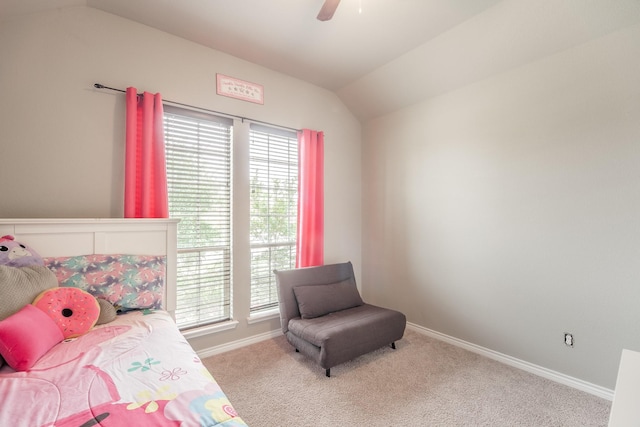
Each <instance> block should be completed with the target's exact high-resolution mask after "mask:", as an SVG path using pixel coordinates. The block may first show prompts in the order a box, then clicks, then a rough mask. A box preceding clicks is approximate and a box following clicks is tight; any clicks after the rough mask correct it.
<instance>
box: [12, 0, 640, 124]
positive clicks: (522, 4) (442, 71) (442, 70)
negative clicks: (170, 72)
mask: <svg viewBox="0 0 640 427" xmlns="http://www.w3.org/2000/svg"><path fill="white" fill-rule="evenodd" d="M323 3H324V0H180V1H175V0H135V1H131V0H29V1H24V0H0V22H1V21H2V20H4V19H11V18H13V17H15V16H18V15H23V14H28V13H35V12H39V11H43V10H47V9H56V8H63V7H74V6H88V7H93V8H96V9H100V10H103V11H105V12H108V13H112V14H115V15H118V16H121V17H123V18H127V19H131V20H133V21H137V22H139V23H142V24H145V25H148V26H151V27H154V28H157V29H159V30H162V31H165V32H168V33H170V34H173V35H176V36H179V37H182V38H185V39H188V40H191V41H193V42H196V43H199V44H202V45H205V46H208V47H211V48H213V49H216V50H219V51H222V52H225V53H228V54H231V55H233V56H236V57H239V58H242V59H245V60H247V61H250V62H253V63H255V64H259V65H262V66H265V67H267V68H270V69H273V70H275V71H279V72H282V73H284V74H287V75H290V76H292V77H296V78H299V79H302V80H305V81H308V82H310V83H312V84H315V85H318V86H321V87H323V88H326V89H328V90H331V91H334V92H335V93H336V94H337V95H338V96H339V97H340V98H341V99H342V101H343V102H344V103H345V105H346V106H347V107H348V108H349V109H350V110H351V111H352V112H353V113H354V115H355V116H356V117H358V118H359V119H360V120H362V121H366V120H368V119H370V118H373V117H376V116H378V115H381V114H385V113H388V112H391V111H394V110H397V109H399V108H402V107H405V106H408V105H411V104H413V103H416V102H419V101H421V100H423V99H425V98H429V97H433V96H437V95H440V94H443V93H446V92H448V91H451V90H455V89H457V88H459V87H462V86H465V85H468V84H471V83H473V82H476V81H479V80H481V79H484V78H486V77H488V76H491V75H494V74H497V73H501V72H504V71H506V70H509V69H512V68H515V67H519V66H522V65H524V64H526V63H529V62H532V61H536V60H538V59H541V58H544V57H546V56H549V55H553V54H554V53H557V52H560V51H562V50H565V49H568V48H571V47H572V46H576V45H578V44H581V43H585V42H587V41H589V40H592V39H595V38H598V37H601V36H603V35H605V34H607V33H609V32H612V31H615V30H617V29H619V28H622V27H625V26H629V25H634V24H637V23H639V22H640V1H639V0H607V1H603V0H342V1H341V2H340V5H339V6H338V9H337V11H336V13H335V15H334V16H333V18H332V19H331V20H329V21H326V22H321V21H318V20H317V19H316V15H317V14H318V11H319V10H320V8H321V6H322V4H323ZM596 60H597V59H596Z"/></svg>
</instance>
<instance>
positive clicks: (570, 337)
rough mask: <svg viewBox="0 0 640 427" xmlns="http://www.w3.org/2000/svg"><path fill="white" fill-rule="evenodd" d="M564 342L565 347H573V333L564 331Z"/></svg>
mask: <svg viewBox="0 0 640 427" xmlns="http://www.w3.org/2000/svg"><path fill="white" fill-rule="evenodd" d="M564 343H565V345H566V346H567V347H573V334H570V333H568V332H565V333H564Z"/></svg>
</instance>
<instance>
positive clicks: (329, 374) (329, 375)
mask: <svg viewBox="0 0 640 427" xmlns="http://www.w3.org/2000/svg"><path fill="white" fill-rule="evenodd" d="M324 373H325V374H326V375H327V377H329V378H331V368H329V369H327V370H326V371H324Z"/></svg>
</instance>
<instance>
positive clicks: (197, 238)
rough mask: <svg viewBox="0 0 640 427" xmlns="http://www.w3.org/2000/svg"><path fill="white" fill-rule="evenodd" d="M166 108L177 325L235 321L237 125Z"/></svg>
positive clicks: (224, 120) (192, 112) (195, 113)
mask: <svg viewBox="0 0 640 427" xmlns="http://www.w3.org/2000/svg"><path fill="white" fill-rule="evenodd" d="M164 109H165V110H164V111H165V114H164V130H165V146H166V158H167V186H168V193H169V214H170V216H171V217H172V218H180V223H179V224H178V265H177V282H178V283H177V309H176V322H177V324H178V326H179V327H180V328H181V329H188V328H192V327H197V326H203V325H207V324H211V323H215V322H220V321H224V320H228V319H230V318H231V313H230V306H231V141H232V124H233V122H232V121H231V120H229V119H226V118H223V117H217V116H213V115H208V114H203V113H197V112H194V111H191V110H186V109H181V108H175V107H171V106H165V107H164Z"/></svg>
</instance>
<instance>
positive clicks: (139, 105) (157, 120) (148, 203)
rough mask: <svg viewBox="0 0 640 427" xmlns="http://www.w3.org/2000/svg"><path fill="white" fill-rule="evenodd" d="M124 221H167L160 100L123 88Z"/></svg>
mask: <svg viewBox="0 0 640 427" xmlns="http://www.w3.org/2000/svg"><path fill="white" fill-rule="evenodd" d="M126 132H127V141H126V160H125V178H124V180H125V186H124V217H125V218H168V217H169V203H168V198H167V169H166V163H165V153H164V124H163V109H162V98H161V96H160V94H159V93H157V94H155V95H154V94H151V93H148V92H145V93H144V94H142V95H138V94H137V90H136V89H135V88H133V87H129V88H127V129H126Z"/></svg>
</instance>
